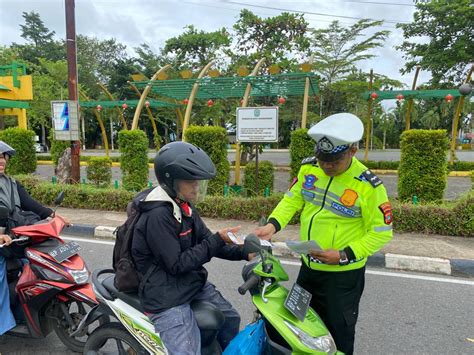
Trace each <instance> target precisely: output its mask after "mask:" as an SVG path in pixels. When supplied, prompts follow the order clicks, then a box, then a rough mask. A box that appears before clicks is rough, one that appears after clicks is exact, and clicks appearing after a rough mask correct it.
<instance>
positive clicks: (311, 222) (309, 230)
mask: <svg viewBox="0 0 474 355" xmlns="http://www.w3.org/2000/svg"><path fill="white" fill-rule="evenodd" d="M332 179H333V177H332V176H331V178H330V179H329V182H328V184H327V186H326V190H325V191H324V196H323V203H322V205H321V208H320V209H319V210H318V211H317V212H315V214H313V216H312V217H311V220H310V221H309V228H308V241H309V240H310V239H311V235H310V234H311V226H312V225H313V219H314V217H315V216H316V215H317V214H318V213H319V212H321V210H322V209H323V208H324V204H325V203H326V194H327V193H328V190H329V186H330V185H331V182H332Z"/></svg>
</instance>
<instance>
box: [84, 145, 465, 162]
mask: <svg viewBox="0 0 474 355" xmlns="http://www.w3.org/2000/svg"><path fill="white" fill-rule="evenodd" d="M81 154H82V155H92V156H100V155H104V154H105V153H104V150H96V149H89V150H83V151H81ZM155 154H156V152H155V151H154V150H150V151H149V153H148V156H149V157H150V158H153V157H154V156H155ZM110 155H111V156H119V155H120V154H119V152H118V150H117V149H116V150H114V151H111V152H110ZM356 156H357V158H359V159H362V158H363V157H364V150H363V149H361V150H359V151H358V152H357V154H356ZM456 156H457V158H458V159H459V160H461V161H474V152H473V151H470V150H459V151H456ZM227 157H228V159H229V161H230V162H233V161H235V151H233V150H229V151H228V154H227ZM446 159H449V154H447V155H446ZM259 160H269V161H271V162H272V163H273V164H276V165H288V164H289V163H290V153H289V151H288V150H287V149H275V150H267V149H265V150H264V151H263V153H261V154H259ZM369 160H376V161H379V160H380V161H382V160H383V161H398V160H400V149H386V150H372V151H369Z"/></svg>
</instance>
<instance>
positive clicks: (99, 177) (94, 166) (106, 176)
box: [86, 157, 112, 187]
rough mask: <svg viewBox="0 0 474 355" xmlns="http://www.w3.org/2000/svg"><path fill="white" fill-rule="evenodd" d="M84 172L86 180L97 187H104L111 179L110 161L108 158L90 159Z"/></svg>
mask: <svg viewBox="0 0 474 355" xmlns="http://www.w3.org/2000/svg"><path fill="white" fill-rule="evenodd" d="M86 171H87V180H89V181H91V182H92V183H93V184H94V185H96V186H97V187H106V186H108V185H110V179H112V160H110V158H109V157H91V158H90V159H89V162H88V166H87V169H86Z"/></svg>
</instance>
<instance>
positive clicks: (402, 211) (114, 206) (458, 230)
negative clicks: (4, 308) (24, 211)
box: [16, 175, 474, 238]
mask: <svg viewBox="0 0 474 355" xmlns="http://www.w3.org/2000/svg"><path fill="white" fill-rule="evenodd" d="M16 178H17V180H18V181H20V182H21V183H22V185H23V186H25V189H26V190H27V191H28V192H29V193H30V195H31V196H32V197H33V198H34V199H36V200H38V201H40V202H41V203H43V204H46V205H52V204H53V201H54V199H55V198H56V195H57V194H58V193H59V192H60V191H64V192H65V199H64V202H63V204H62V205H63V206H64V207H69V208H87V209H96V210H105V211H125V208H126V206H127V204H128V203H129V202H130V200H131V199H132V198H133V196H134V194H135V193H134V192H130V191H126V190H124V189H111V188H108V189H98V188H95V187H91V186H84V185H61V184H55V185H53V184H51V183H49V182H45V181H41V180H39V179H38V178H35V177H33V176H31V175H24V176H17V177H16ZM282 198H283V194H281V193H277V194H273V195H271V196H270V197H268V198H265V197H261V196H259V197H252V198H243V197H223V196H208V197H207V198H206V199H205V200H204V202H201V203H199V204H198V205H197V208H198V210H199V213H200V215H201V216H203V217H209V218H223V219H238V220H253V221H258V220H259V219H260V218H261V217H262V216H269V215H270V213H271V212H272V211H273V209H274V208H275V207H276V205H277V204H278V202H280V200H281V199H282ZM392 207H393V216H394V220H395V223H394V227H395V231H396V232H399V233H403V232H415V233H426V234H430V233H431V234H441V235H450V236H463V237H471V238H472V237H474V225H473V221H472V216H473V215H474V197H473V196H472V195H470V196H467V197H465V198H463V199H460V200H459V201H455V202H452V203H451V204H449V205H443V204H441V205H440V204H437V205H433V204H428V205H412V204H411V203H407V204H402V203H399V202H398V201H392ZM291 223H298V216H295V218H293V219H292V222H291Z"/></svg>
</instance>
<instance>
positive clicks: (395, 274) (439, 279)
mask: <svg viewBox="0 0 474 355" xmlns="http://www.w3.org/2000/svg"><path fill="white" fill-rule="evenodd" d="M61 238H62V239H64V240H74V241H79V242H83V243H93V244H103V245H114V244H115V242H109V241H106V240H96V239H86V238H76V237H61ZM281 263H282V264H284V265H291V266H301V262H299V261H290V260H281ZM366 273H367V274H369V275H377V276H390V277H400V278H405V279H416V280H424V281H434V282H445V283H452V284H459V285H471V286H474V281H468V280H464V279H459V280H456V279H454V278H449V279H448V278H444V277H434V276H423V275H411V274H405V273H400V272H390V271H376V270H367V271H366Z"/></svg>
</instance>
